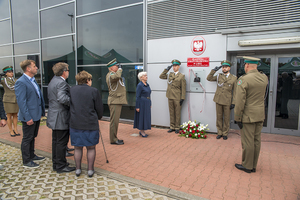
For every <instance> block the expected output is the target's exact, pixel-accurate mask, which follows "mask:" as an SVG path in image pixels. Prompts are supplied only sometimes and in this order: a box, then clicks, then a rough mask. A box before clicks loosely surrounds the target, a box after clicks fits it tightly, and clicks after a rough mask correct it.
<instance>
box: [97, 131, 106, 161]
mask: <svg viewBox="0 0 300 200" xmlns="http://www.w3.org/2000/svg"><path fill="white" fill-rule="evenodd" d="M99 133H100V137H101V141H102V145H103V150H104V154H105V158H106V163H108V160H107V155H106V151H105V147H104V142H103V139H102V134H101V131H100V129H99Z"/></svg>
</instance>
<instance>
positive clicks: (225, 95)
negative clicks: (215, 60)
mask: <svg viewBox="0 0 300 200" xmlns="http://www.w3.org/2000/svg"><path fill="white" fill-rule="evenodd" d="M221 64H222V66H223V65H224V66H229V67H230V66H231V63H230V62H229V61H227V60H224V61H222V62H221ZM216 72H217V71H216V70H214V69H212V70H211V72H210V73H209V74H208V76H207V78H206V79H207V80H208V81H216V82H217V90H216V93H215V96H214V99H213V100H214V102H216V113H217V120H216V126H217V130H218V135H219V136H226V137H227V135H228V131H229V126H230V106H231V104H235V88H236V80H237V78H236V76H235V75H233V74H230V73H229V72H228V75H225V74H223V73H219V74H218V75H217V76H214V74H215V73H216Z"/></svg>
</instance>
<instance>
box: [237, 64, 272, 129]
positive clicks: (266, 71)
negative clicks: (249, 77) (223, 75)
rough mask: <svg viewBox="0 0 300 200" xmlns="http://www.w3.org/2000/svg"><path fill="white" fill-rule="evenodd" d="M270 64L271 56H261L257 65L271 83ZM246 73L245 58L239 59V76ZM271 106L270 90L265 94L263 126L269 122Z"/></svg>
mask: <svg viewBox="0 0 300 200" xmlns="http://www.w3.org/2000/svg"><path fill="white" fill-rule="evenodd" d="M270 66H271V58H261V59H260V62H259V63H258V65H257V70H258V71H260V72H263V73H264V74H265V75H267V77H268V80H269V83H270ZM244 74H245V70H244V59H237V77H240V76H242V75H244ZM268 106H269V90H267V93H266V95H265V121H264V124H263V126H264V127H267V125H268V124H267V122H268V108H269V107H268Z"/></svg>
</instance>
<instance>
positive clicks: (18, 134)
mask: <svg viewBox="0 0 300 200" xmlns="http://www.w3.org/2000/svg"><path fill="white" fill-rule="evenodd" d="M13 132H14V134H15V136H20V135H21V134H20V133H16V132H15V130H13Z"/></svg>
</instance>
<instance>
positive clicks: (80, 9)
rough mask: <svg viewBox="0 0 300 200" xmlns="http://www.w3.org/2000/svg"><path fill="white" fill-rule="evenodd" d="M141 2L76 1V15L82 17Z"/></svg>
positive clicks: (118, 0)
mask: <svg viewBox="0 0 300 200" xmlns="http://www.w3.org/2000/svg"><path fill="white" fill-rule="evenodd" d="M137 2H143V0H126V1H120V0H109V1H107V0H88V1H86V0H77V15H82V14H86V13H90V12H96V11H99V10H105V9H108V8H114V7H118V6H123V5H128V4H132V3H137Z"/></svg>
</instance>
